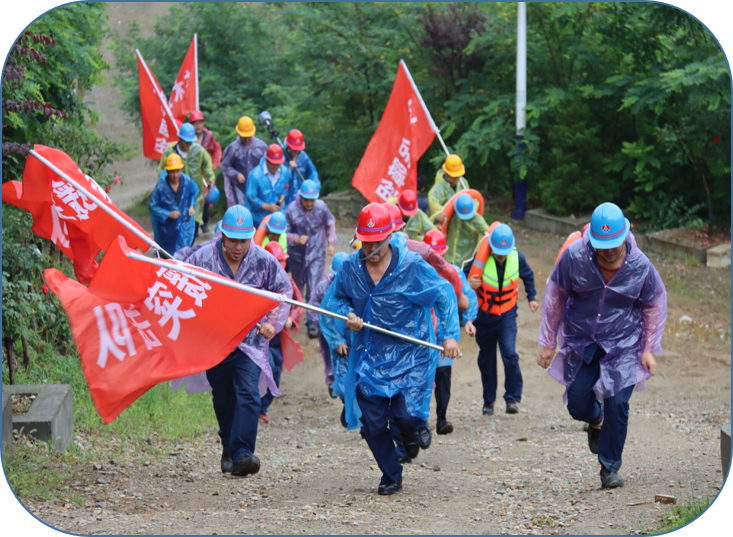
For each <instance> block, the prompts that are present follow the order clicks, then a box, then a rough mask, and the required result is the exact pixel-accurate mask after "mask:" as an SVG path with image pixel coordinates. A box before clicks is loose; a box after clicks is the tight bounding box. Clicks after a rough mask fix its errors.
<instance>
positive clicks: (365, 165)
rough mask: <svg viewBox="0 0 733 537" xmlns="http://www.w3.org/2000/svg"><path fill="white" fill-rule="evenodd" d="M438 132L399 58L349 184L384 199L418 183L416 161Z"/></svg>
mask: <svg viewBox="0 0 733 537" xmlns="http://www.w3.org/2000/svg"><path fill="white" fill-rule="evenodd" d="M437 132H438V127H436V126H435V123H434V122H433V118H432V117H430V112H428V109H427V107H426V106H425V103H424V102H423V100H422V97H421V96H420V92H419V91H418V90H417V86H416V85H415V82H414V81H413V80H412V77H411V76H410V72H409V71H408V70H407V66H406V65H405V62H404V61H402V60H400V65H399V67H398V69H397V78H395V82H394V86H392V95H390V97H389V101H388V102H387V108H385V110H384V114H383V115H382V119H381V121H380V122H379V127H377V132H375V133H374V136H372V139H371V141H370V142H369V145H368V146H367V149H366V152H365V153H364V156H363V157H362V158H361V162H360V163H359V167H358V168H357V169H356V173H355V174H354V178H353V179H352V181H351V184H352V185H353V186H354V188H356V189H357V190H358V191H359V192H361V193H362V194H363V195H364V197H365V198H366V199H368V200H369V201H372V202H374V201H376V202H385V201H387V200H388V199H389V198H392V197H397V196H399V195H400V193H401V192H403V191H404V190H415V188H416V186H417V161H418V160H420V157H421V156H422V155H423V153H425V151H426V150H427V148H428V147H430V144H431V143H432V142H433V139H434V138H435V134H436V133H437Z"/></svg>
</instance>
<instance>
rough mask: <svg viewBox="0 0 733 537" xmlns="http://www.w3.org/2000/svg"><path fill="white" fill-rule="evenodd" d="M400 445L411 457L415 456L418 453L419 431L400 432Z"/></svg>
mask: <svg viewBox="0 0 733 537" xmlns="http://www.w3.org/2000/svg"><path fill="white" fill-rule="evenodd" d="M402 446H403V447H404V448H405V453H406V454H407V456H408V457H410V458H411V459H415V458H417V455H418V454H419V453H420V433H418V432H417V431H413V432H412V433H408V434H405V433H402Z"/></svg>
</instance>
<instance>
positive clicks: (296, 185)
mask: <svg viewBox="0 0 733 537" xmlns="http://www.w3.org/2000/svg"><path fill="white" fill-rule="evenodd" d="M283 154H284V155H285V166H287V167H288V170H290V163H289V161H288V155H289V154H290V150H289V149H288V148H287V147H286V146H283ZM295 165H296V167H297V168H298V170H299V171H300V173H301V174H302V175H303V180H305V181H307V180H308V179H310V180H311V181H313V182H314V183H315V184H316V185H317V186H318V190H320V189H321V181H320V179H318V171H317V170H316V167H315V166H314V165H313V161H312V160H311V159H310V157H309V156H308V153H306V152H305V151H301V152H300V154H299V155H298V160H297V161H296V162H295ZM302 182H303V181H301V180H300V175H298V172H296V171H295V170H292V171H291V180H290V188H289V189H288V197H287V198H285V206H288V205H290V204H291V203H293V201H295V195H296V194H297V193H298V190H300V185H301V183H302ZM283 209H285V207H283Z"/></svg>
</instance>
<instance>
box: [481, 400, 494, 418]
mask: <svg viewBox="0 0 733 537" xmlns="http://www.w3.org/2000/svg"><path fill="white" fill-rule="evenodd" d="M483 413H484V416H493V415H494V403H484V410H483Z"/></svg>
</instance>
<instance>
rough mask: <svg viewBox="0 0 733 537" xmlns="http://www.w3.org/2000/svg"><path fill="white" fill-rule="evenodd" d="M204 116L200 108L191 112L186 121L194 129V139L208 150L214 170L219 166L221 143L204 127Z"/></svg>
mask: <svg viewBox="0 0 733 537" xmlns="http://www.w3.org/2000/svg"><path fill="white" fill-rule="evenodd" d="M205 120H206V118H205V117H204V114H203V113H202V112H201V111H200V110H195V111H193V112H191V115H190V116H189V118H188V122H189V123H190V124H191V125H193V128H194V130H195V131H196V141H197V142H198V143H199V144H201V146H202V147H203V148H204V149H206V151H208V153H209V155H210V156H211V164H212V165H213V167H214V170H215V171H216V170H217V169H218V168H219V166H221V145H219V142H217V141H216V136H214V133H213V132H211V131H210V130H209V129H207V128H206V127H204V121H205Z"/></svg>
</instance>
